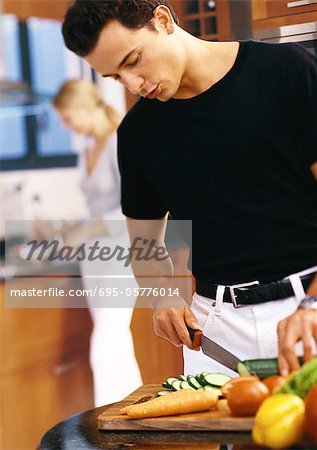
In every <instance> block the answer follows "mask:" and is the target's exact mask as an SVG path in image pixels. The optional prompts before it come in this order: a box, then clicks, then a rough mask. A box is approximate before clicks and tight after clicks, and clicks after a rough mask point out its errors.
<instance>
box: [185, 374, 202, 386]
mask: <svg viewBox="0 0 317 450" xmlns="http://www.w3.org/2000/svg"><path fill="white" fill-rule="evenodd" d="M187 381H188V384H189V385H190V386H191V387H192V388H194V389H199V388H200V387H201V386H202V385H201V384H200V383H199V382H198V381H197V379H196V377H193V376H191V375H188V377H187Z"/></svg>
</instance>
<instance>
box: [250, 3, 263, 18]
mask: <svg viewBox="0 0 317 450" xmlns="http://www.w3.org/2000/svg"><path fill="white" fill-rule="evenodd" d="M266 17H267V5H266V0H252V18H253V20H258V19H265V18H266Z"/></svg>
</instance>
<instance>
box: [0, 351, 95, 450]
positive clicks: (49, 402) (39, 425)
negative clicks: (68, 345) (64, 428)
mask: <svg viewBox="0 0 317 450" xmlns="http://www.w3.org/2000/svg"><path fill="white" fill-rule="evenodd" d="M0 397H1V405H0V408H1V410H0V416H1V436H2V443H1V444H2V446H1V448H2V449H7V450H9V449H10V450H11V449H12V450H13V449H14V450H15V449H16V450H17V449H19V450H30V449H35V448H37V446H38V443H39V441H40V438H41V436H42V435H43V434H44V433H45V432H46V431H47V430H48V429H49V428H51V427H52V426H53V425H55V424H56V423H58V422H60V421H61V420H63V419H64V418H66V417H67V416H70V415H74V414H76V413H79V412H81V411H83V410H86V409H89V408H93V400H92V399H93V393H92V377H91V372H90V369H89V362H88V355H87V354H86V355H82V356H78V357H76V358H73V359H72V360H70V361H69V364H68V366H66V365H65V366H64V368H63V367H60V371H59V372H58V371H56V367H55V368H54V365H53V364H50V363H47V364H43V365H40V364H39V365H34V366H33V367H30V368H29V369H28V370H27V371H21V372H18V373H16V374H15V375H14V376H7V377H2V378H0Z"/></svg>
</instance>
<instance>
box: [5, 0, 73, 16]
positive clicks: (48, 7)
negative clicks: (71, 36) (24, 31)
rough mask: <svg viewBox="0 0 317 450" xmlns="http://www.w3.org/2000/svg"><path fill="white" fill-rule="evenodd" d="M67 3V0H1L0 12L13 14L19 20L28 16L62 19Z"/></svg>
mask: <svg viewBox="0 0 317 450" xmlns="http://www.w3.org/2000/svg"><path fill="white" fill-rule="evenodd" d="M67 4H68V1H67V0H58V1H56V0H55V1H52V0H28V1H25V0H3V3H2V12H3V13H6V14H15V15H16V16H17V17H18V18H19V19H20V20H26V19H28V18H29V17H41V18H45V19H56V20H62V19H63V17H64V15H65V11H66V8H67Z"/></svg>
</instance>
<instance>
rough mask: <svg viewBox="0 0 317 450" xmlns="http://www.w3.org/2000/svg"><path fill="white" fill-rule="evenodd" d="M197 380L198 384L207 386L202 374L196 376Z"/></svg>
mask: <svg viewBox="0 0 317 450" xmlns="http://www.w3.org/2000/svg"><path fill="white" fill-rule="evenodd" d="M195 378H196V380H197V381H198V383H199V384H200V385H201V386H204V385H205V384H206V381H205V379H204V376H203V375H202V374H201V373H198V374H197V375H196V376H195Z"/></svg>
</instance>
